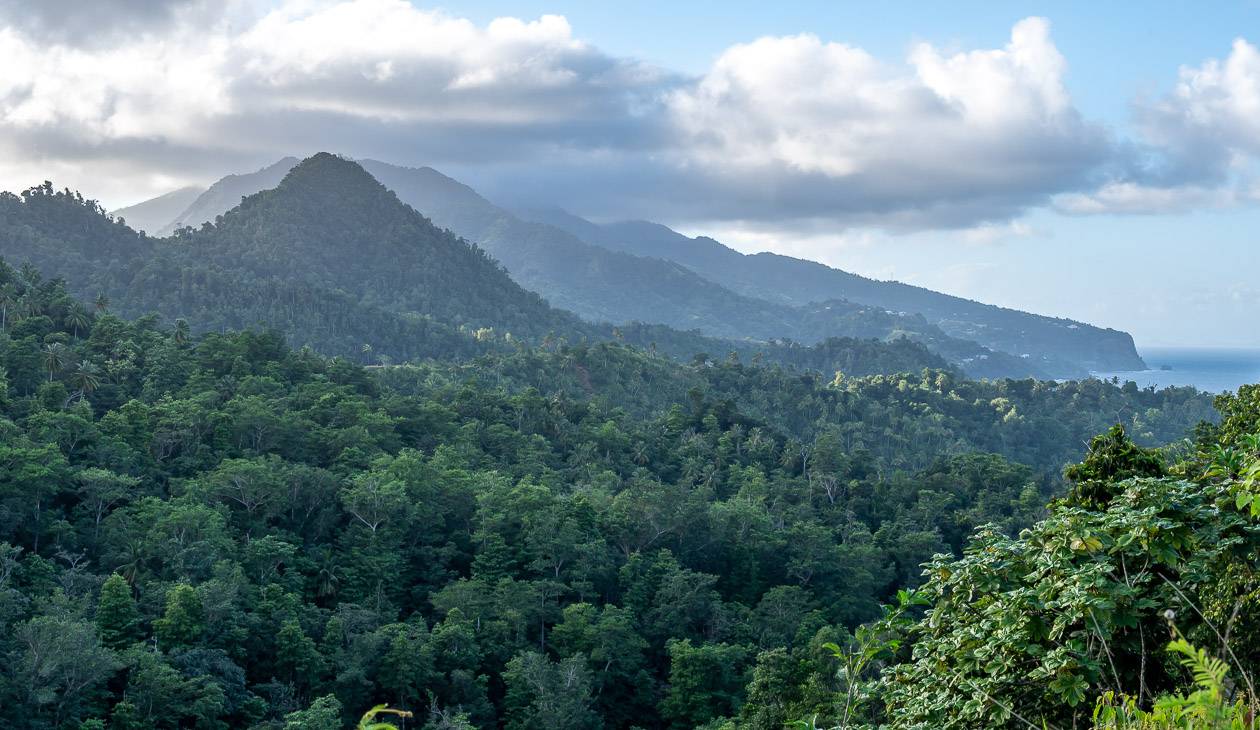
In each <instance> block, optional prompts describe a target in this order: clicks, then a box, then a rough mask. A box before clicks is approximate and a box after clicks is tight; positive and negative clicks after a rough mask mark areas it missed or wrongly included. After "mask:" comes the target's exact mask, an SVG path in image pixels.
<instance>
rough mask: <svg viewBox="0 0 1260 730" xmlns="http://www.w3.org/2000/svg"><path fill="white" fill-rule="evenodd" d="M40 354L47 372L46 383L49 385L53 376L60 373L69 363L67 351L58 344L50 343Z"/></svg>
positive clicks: (63, 346)
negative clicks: (42, 356) (42, 355)
mask: <svg viewBox="0 0 1260 730" xmlns="http://www.w3.org/2000/svg"><path fill="white" fill-rule="evenodd" d="M42 352H43V354H44V368H45V369H46V370H47V371H48V382H50V383H51V382H52V379H53V376H54V375H56V374H57V373H59V372H61V370H62V369H63V368H64V367H65V366H66V363H67V362H68V361H69V357H70V354H69V350H68V349H67V348H66V346H65V345H63V344H62V343H60V342H50V343H48V344H47V345H44V348H43V350H42Z"/></svg>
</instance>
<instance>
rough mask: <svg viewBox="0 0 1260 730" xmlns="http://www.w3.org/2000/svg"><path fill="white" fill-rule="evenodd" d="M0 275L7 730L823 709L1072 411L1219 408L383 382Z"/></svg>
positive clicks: (528, 722)
mask: <svg viewBox="0 0 1260 730" xmlns="http://www.w3.org/2000/svg"><path fill="white" fill-rule="evenodd" d="M267 203H268V200H267V199H266V198H265V197H264V198H261V199H260V200H259V201H258V202H256V203H255V204H256V205H258V206H265V205H266V204H267ZM250 220H253V218H251V217H249V216H243V217H242V218H241V221H242V222H248V221H250ZM69 223H70V224H71V225H73V223H74V222H73V221H70V222H69ZM124 230H125V229H124ZM120 238H122V239H123V241H127V240H131V239H130V238H129V237H120ZM135 239H136V240H139V239H140V237H138V236H136V237H135ZM225 248H227V247H225ZM226 255H229V256H230V255H237V254H236V252H232V251H230V250H229V251H227V253H226ZM0 291H3V292H5V295H6V299H5V300H4V302H3V307H0V655H3V656H5V657H6V658H7V661H5V662H3V663H0V724H3V725H4V726H5V727H12V728H17V729H19V730H26V729H27V728H30V729H31V730H35V729H36V728H39V729H43V728H50V727H56V728H62V727H65V728H101V727H106V726H108V727H111V728H127V729H129V728H175V727H188V726H201V727H249V728H255V729H257V730H281V729H282V728H283V729H284V730H299V729H301V730H315V729H318V730H325V729H332V728H341V727H344V726H345V725H346V723H347V721H348V720H350V719H351V718H353V717H357V716H358V714H359V713H360V712H361V711H362V710H363V709H365V708H368V707H371V706H373V705H376V704H378V703H385V702H388V703H391V704H392V705H394V706H398V707H404V708H408V709H412V710H415V711H416V712H417V715H418V718H417V720H418V722H417V723H416V724H417V725H422V726H423V727H426V728H429V730H439V729H444V730H457V729H458V730H467V729H468V728H472V727H504V728H511V729H512V730H526V729H528V728H537V727H552V728H558V729H560V730H589V729H592V728H608V729H609V730H621V729H624V730H629V729H630V728H632V727H640V728H650V729H653V730H656V729H661V730H664V729H665V728H693V727H701V726H706V725H708V724H709V723H713V725H711V726H712V727H719V726H722V727H732V728H734V727H738V728H740V729H741V730H742V729H743V728H748V729H749V730H754V729H755V730H771V729H772V728H774V729H776V730H777V728H780V727H782V725H783V724H784V723H785V722H789V721H792V720H795V719H803V718H804V717H805V716H804V715H801V714H788V713H789V712H795V713H799V712H802V711H812V710H821V711H822V712H823V713H824V714H823V715H821V717H824V718H829V717H831V715H829V714H825V713H829V712H831V711H832V710H835V709H836V708H837V703H838V702H839V700H838V699H837V698H838V697H842V694H840V692H839V690H840V689H842V687H838V686H837V684H836V682H837V674H836V669H837V663H836V660H835V659H832V658H829V654H828V651H827V648H826V647H827V645H828V644H831V643H834V644H836V645H845V646H847V645H848V642H849V638H850V636H851V634H850V632H851V631H852V630H853V629H854V627H855V626H856V625H857V624H859V623H860V622H863V621H866V620H869V619H873V618H877V617H878V616H879V615H880V611H879V609H878V603H879V602H880V601H886V600H892V599H893V598H894V597H895V595H896V594H897V591H898V589H900V588H904V587H907V586H910V587H913V586H915V585H918V584H919V583H920V582H921V581H922V580H923V579H924V577H923V576H920V575H919V568H918V565H919V564H920V563H922V562H923V561H925V560H927V559H929V558H930V556H932V555H933V554H934V553H943V554H949V555H958V554H959V551H960V550H961V549H962V547H963V546H964V545H965V544H966V542H967V538H968V536H969V535H970V534H971V533H972V532H973V531H974V530H975V529H976V528H977V526H979V525H981V524H986V523H989V524H993V525H996V526H997V527H995V528H991V529H997V530H1000V531H1002V532H1003V533H1004V534H1015V533H1017V532H1018V531H1019V529H1020V528H1021V527H1024V526H1027V525H1030V524H1033V523H1034V522H1035V521H1036V520H1037V519H1038V518H1039V517H1040V516H1042V515H1043V514H1044V510H1043V507H1042V505H1043V504H1044V503H1045V501H1046V500H1047V499H1048V498H1050V497H1051V496H1053V495H1055V494H1056V493H1059V490H1060V486H1059V485H1060V484H1061V482H1060V481H1059V479H1058V478H1057V477H1056V476H1054V475H1055V474H1056V473H1057V466H1054V465H1052V464H1049V463H1048V462H1049V461H1052V460H1055V459H1058V458H1060V457H1061V456H1062V455H1063V454H1064V453H1066V452H1065V451H1064V449H1066V450H1068V451H1069V452H1070V451H1071V450H1073V449H1075V451H1076V453H1077V454H1079V453H1080V451H1081V447H1080V445H1079V444H1080V443H1081V441H1082V440H1083V438H1084V436H1083V430H1084V429H1088V428H1092V427H1094V425H1096V424H1097V423H1105V422H1109V421H1111V420H1112V419H1114V418H1116V417H1122V420H1123V421H1124V422H1125V423H1126V424H1129V425H1131V426H1132V427H1133V428H1134V430H1135V431H1137V432H1140V433H1143V434H1144V436H1146V437H1154V438H1155V439H1157V440H1162V439H1165V438H1168V435H1169V434H1180V433H1184V432H1185V430H1186V429H1188V428H1189V427H1190V426H1191V425H1192V424H1193V423H1194V422H1195V421H1197V420H1198V418H1199V417H1201V416H1203V415H1205V414H1206V413H1207V412H1208V410H1207V409H1208V406H1207V401H1206V398H1205V396H1203V395H1202V394H1199V393H1196V392H1195V391H1193V390H1192V389H1170V390H1165V391H1158V392H1156V391H1153V390H1139V389H1137V388H1135V387H1132V386H1125V387H1119V386H1115V385H1111V384H1108V383H1103V382H1100V381H1096V380H1092V381H1084V382H1081V383H1062V384H1056V383H1034V382H1032V381H1022V382H1021V381H1001V382H996V383H986V382H974V381H966V380H962V379H960V378H958V376H957V375H956V374H954V373H950V372H946V371H925V372H921V373H918V374H913V375H910V374H907V375H902V376H895V377H889V376H873V377H870V378H840V379H838V380H837V381H835V382H829V381H827V380H825V379H821V378H818V377H816V376H803V375H801V374H798V373H791V372H788V371H785V370H783V369H781V368H765V367H759V366H753V365H748V364H741V363H737V362H731V361H719V362H713V361H709V360H699V361H697V362H695V363H693V364H690V365H683V364H679V363H676V362H673V361H671V360H668V359H666V358H662V357H656V356H652V355H650V354H649V353H646V352H643V351H641V350H637V349H632V348H628V347H625V346H622V345H620V344H616V343H601V344H598V345H593V346H558V347H555V348H554V351H552V350H550V349H529V348H522V349H520V350H517V351H514V352H507V353H496V354H491V355H489V356H486V357H483V358H481V359H480V360H478V361H476V362H474V363H471V364H467V365H459V364H455V365H447V364H441V363H428V364H423V365H416V366H407V367H389V368H377V369H366V368H364V367H362V366H360V365H356V364H354V363H351V362H349V361H347V360H345V359H343V358H336V359H327V358H323V357H321V356H319V355H317V354H315V353H313V352H311V351H309V350H295V349H292V348H290V347H288V346H286V345H285V344H284V342H283V339H282V338H281V337H280V336H279V335H277V334H260V333H257V332H243V333H219V332H211V333H208V334H206V335H204V336H200V337H198V336H194V335H191V334H190V330H196V329H201V328H199V327H196V326H193V327H188V326H186V325H184V324H182V323H181V324H178V325H177V326H175V327H173V328H171V329H163V328H161V327H159V326H157V324H156V320H155V318H153V317H144V318H140V319H137V320H135V321H130V322H129V321H126V320H123V319H120V318H118V317H117V316H114V315H112V314H110V313H108V312H107V311H104V310H101V311H97V312H92V311H89V310H86V309H84V308H83V307H82V305H81V304H80V303H79V302H77V301H76V300H75V299H74V298H73V297H72V296H70V294H69V293H68V292H66V290H65V289H64V287H63V286H62V284H61V282H59V281H57V280H52V279H46V278H43V277H41V276H40V275H39V274H38V273H37V272H35V271H34V269H31V268H27V269H26V270H24V271H15V270H14V269H12V268H10V267H8V266H7V265H3V264H0ZM907 346H908V345H907ZM539 385H541V386H542V388H540V387H538V386H539ZM623 404H624V405H623ZM755 412H764V413H767V414H779V415H778V418H779V423H778V424H777V425H776V424H775V423H771V422H769V421H768V420H766V419H763V418H761V417H759V416H756V415H752V414H753V413H755ZM1052 427H1053V428H1052ZM1237 428H1238V427H1237V426H1236V425H1235V424H1234V422H1233V421H1232V420H1227V421H1226V423H1224V424H1222V426H1220V427H1219V429H1216V428H1213V427H1209V428H1208V429H1207V431H1206V432H1207V433H1218V432H1219V433H1232V432H1233V431H1234V430H1236V429H1237ZM1056 429H1057V430H1056ZM989 447H991V448H992V449H993V450H996V451H998V452H1000V453H982V452H983V451H985V450H986V449H988V448H989ZM1001 453H1006V454H1010V455H1016V454H1019V455H1021V457H1023V456H1028V457H1029V458H1030V460H1031V461H1035V462H1037V465H1036V468H1032V467H1029V466H1024V465H1020V464H1017V463H1013V462H1011V461H1009V460H1008V459H1007V458H1005V457H1004V456H1002V455H1001ZM1113 461H1114V460H1113ZM1108 463H1113V462H1112V461H1109V462H1108ZM815 680H817V681H815Z"/></svg>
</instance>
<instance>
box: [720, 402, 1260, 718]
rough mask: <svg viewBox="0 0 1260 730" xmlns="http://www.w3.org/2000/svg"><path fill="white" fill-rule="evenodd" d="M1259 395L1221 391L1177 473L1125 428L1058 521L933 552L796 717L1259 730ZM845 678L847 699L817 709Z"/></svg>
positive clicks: (1073, 473)
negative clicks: (918, 576)
mask: <svg viewBox="0 0 1260 730" xmlns="http://www.w3.org/2000/svg"><path fill="white" fill-rule="evenodd" d="M1258 395H1260V386H1244V387H1243V388H1242V389H1241V390H1240V392H1239V393H1238V394H1237V395H1227V396H1222V397H1221V398H1220V399H1219V400H1218V406H1219V408H1220V410H1221V411H1222V413H1225V414H1226V416H1225V419H1224V421H1223V422H1222V424H1221V425H1220V426H1219V427H1211V426H1206V427H1204V428H1202V429H1200V433H1199V436H1198V438H1197V440H1196V443H1195V444H1194V448H1193V450H1191V451H1190V452H1188V453H1186V454H1184V455H1183V456H1182V457H1181V458H1180V459H1178V460H1176V461H1174V462H1173V463H1172V464H1171V465H1168V466H1165V465H1164V463H1163V460H1162V459H1161V458H1160V456H1159V455H1158V454H1156V453H1153V452H1150V451H1148V450H1145V449H1142V448H1139V447H1137V446H1136V445H1134V444H1133V443H1132V442H1130V441H1129V440H1128V439H1127V438H1126V437H1125V435H1124V432H1123V431H1122V430H1120V429H1119V428H1117V429H1114V430H1112V431H1111V432H1110V433H1108V434H1106V435H1104V436H1100V437H1098V438H1096V439H1094V441H1093V443H1092V444H1091V447H1090V451H1089V453H1088V455H1087V457H1086V459H1085V460H1084V462H1082V463H1081V464H1079V465H1077V466H1074V467H1072V468H1070V469H1068V470H1067V474H1068V476H1069V478H1070V479H1072V480H1073V481H1074V484H1073V488H1072V490H1071V491H1070V493H1069V494H1068V496H1067V497H1066V498H1064V499H1061V500H1057V501H1056V502H1055V503H1054V504H1053V505H1052V506H1051V508H1050V514H1049V515H1048V516H1047V517H1046V518H1045V519H1043V520H1041V521H1039V522H1037V523H1036V524H1034V525H1033V526H1031V527H1030V528H1028V529H1025V530H1023V531H1022V532H1020V533H1019V534H1018V535H1017V536H1012V535H1011V534H1010V533H1009V532H1003V531H1002V530H1001V529H999V528H997V527H996V526H993V527H990V526H986V527H983V528H981V529H980V530H978V531H977V533H976V535H975V536H974V537H973V538H972V539H971V540H970V541H969V542H968V544H967V546H966V547H965V548H964V550H963V555H962V557H961V558H959V557H957V556H955V555H947V554H942V555H938V556H936V557H934V558H933V559H932V560H931V561H929V562H928V563H927V565H926V567H925V570H924V577H925V582H924V583H923V585H922V586H921V587H919V588H918V589H917V590H916V591H914V592H912V593H905V594H902V595H901V600H900V601H899V604H898V605H896V606H895V607H893V608H890V609H886V614H885V616H884V617H883V618H882V619H881V620H880V621H878V622H876V623H874V624H872V625H871V626H869V627H865V628H864V629H862V630H861V631H859V633H858V635H857V636H858V640H856V641H852V642H850V643H849V644H847V645H844V648H840V647H836V650H837V654H838V655H839V656H840V657H842V658H845V659H848V663H847V664H845V666H846V667H856V669H855V670H854V671H852V672H848V673H840V674H835V675H829V674H828V673H827V671H828V670H827V669H826V668H824V669H822V670H821V671H820V670H817V669H816V670H815V673H814V674H810V675H807V676H806V678H805V679H803V680H798V681H797V683H796V684H795V685H787V686H785V687H782V688H780V689H779V690H778V692H777V694H778V696H781V697H800V698H803V699H802V700H799V701H797V702H796V703H795V704H793V705H791V707H790V708H789V710H788V711H787V713H786V714H788V715H791V714H792V713H795V715H796V716H797V717H812V718H814V721H815V722H817V726H819V727H823V726H826V727H830V726H832V725H837V726H839V727H874V726H880V727H884V726H887V727H895V728H1006V727H1032V728H1041V727H1059V728H1066V727H1086V726H1091V725H1092V726H1094V727H1098V728H1203V729H1209V728H1221V729H1225V728H1252V727H1255V726H1256V719H1255V718H1256V717H1257V714H1258V713H1257V710H1260V704H1257V702H1258V700H1260V698H1258V696H1257V694H1256V690H1255V681H1256V678H1257V670H1258V669H1260V642H1257V641H1256V639H1257V636H1258V635H1260V633H1258V632H1260V602H1258V597H1260V572H1258V570H1257V569H1258V568H1260V564H1258V562H1257V556H1260V523H1258V522H1257V521H1256V518H1255V515H1254V514H1252V511H1251V509H1250V504H1251V502H1250V496H1249V495H1250V494H1251V492H1252V490H1253V487H1254V485H1253V483H1252V482H1251V481H1250V476H1249V475H1250V474H1252V473H1253V471H1254V470H1255V466H1254V465H1255V464H1256V463H1258V462H1260V448H1257V445H1258V444H1260V437H1257V433H1258V432H1257V431H1256V430H1255V429H1256V426H1257V419H1258V417H1260V408H1257V405H1258V403H1257V400H1258V398H1257V396H1258ZM1223 455H1224V456H1223ZM1231 455H1236V456H1237V457H1238V459H1237V460H1236V464H1237V465H1238V467H1239V468H1238V469H1230V468H1229V467H1228V464H1230V463H1231V462H1235V460H1234V459H1233V458H1232V456H1231ZM920 606H922V607H925V610H924V609H923V608H920ZM864 638H865V640H864ZM852 657H857V658H859V659H861V660H863V661H862V663H860V664H857V663H855V661H854V660H853V659H851V658H852ZM828 679H834V681H837V682H838V683H839V684H840V688H838V689H837V691H836V692H835V693H834V694H833V695H831V696H830V697H827V698H826V700H825V703H823V704H822V705H819V704H810V702H809V701H808V700H810V699H811V698H812V696H811V695H809V694H808V693H807V692H806V690H807V689H808V688H810V687H813V686H815V685H816V684H817V683H820V682H825V681H827V680H828ZM854 697H857V698H859V699H860V700H861V701H860V702H858V703H854V702H853V701H852V698H854ZM855 704H856V705H857V712H856V713H855V712H853V711H852V710H853V707H854V705H855ZM745 714H747V713H745ZM846 718H848V719H847V720H846ZM855 718H856V719H855ZM734 726H735V727H743V725H741V724H738V723H737V724H735V725H734Z"/></svg>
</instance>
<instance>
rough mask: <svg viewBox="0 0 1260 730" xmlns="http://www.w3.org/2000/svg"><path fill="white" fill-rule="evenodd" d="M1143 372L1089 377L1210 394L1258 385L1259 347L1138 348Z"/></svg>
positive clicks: (1134, 371) (1103, 373)
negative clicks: (1242, 386)
mask: <svg viewBox="0 0 1260 730" xmlns="http://www.w3.org/2000/svg"><path fill="white" fill-rule="evenodd" d="M1137 349H1138V354H1139V355H1141V356H1142V360H1143V361H1145V362H1146V365H1147V369H1146V370H1128V371H1106V372H1092V373H1090V375H1091V376H1093V377H1096V378H1099V379H1102V380H1110V379H1112V378H1118V379H1119V380H1120V382H1122V383H1123V382H1128V381H1133V382H1134V383H1136V384H1137V385H1138V387H1140V388H1148V387H1155V388H1157V389H1162V388H1170V387H1182V386H1193V387H1195V388H1198V389H1199V390H1202V391H1205V392H1209V393H1223V392H1226V391H1231V392H1232V391H1235V390H1237V389H1238V387H1239V386H1241V385H1247V384H1250V383H1260V347H1212V346H1196V347H1138V348H1137Z"/></svg>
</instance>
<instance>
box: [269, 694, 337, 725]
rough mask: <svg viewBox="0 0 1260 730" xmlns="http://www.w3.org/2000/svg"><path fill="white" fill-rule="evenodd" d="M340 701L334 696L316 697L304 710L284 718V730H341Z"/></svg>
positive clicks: (291, 713)
mask: <svg viewBox="0 0 1260 730" xmlns="http://www.w3.org/2000/svg"><path fill="white" fill-rule="evenodd" d="M343 727H345V723H344V722H342V717H341V701H340V700H338V699H337V696H336V695H324V696H323V697H317V698H316V699H315V701H314V702H312V703H311V706H310V707H308V708H306V709H305V710H298V711H297V712H290V713H289V714H287V715H285V716H284V730H341V729H342V728H343Z"/></svg>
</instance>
